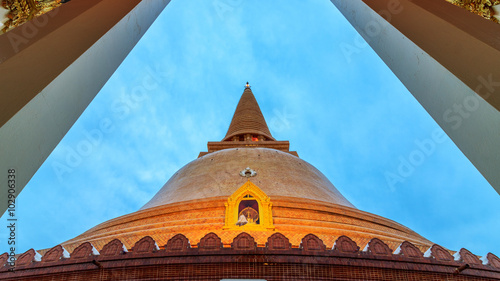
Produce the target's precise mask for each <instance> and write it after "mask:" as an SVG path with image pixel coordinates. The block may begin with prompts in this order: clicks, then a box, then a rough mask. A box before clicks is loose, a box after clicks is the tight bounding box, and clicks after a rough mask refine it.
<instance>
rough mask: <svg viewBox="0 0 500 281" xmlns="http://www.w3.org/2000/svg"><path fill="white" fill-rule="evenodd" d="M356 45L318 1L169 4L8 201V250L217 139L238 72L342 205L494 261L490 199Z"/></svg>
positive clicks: (69, 223)
mask: <svg viewBox="0 0 500 281" xmlns="http://www.w3.org/2000/svg"><path fill="white" fill-rule="evenodd" d="M270 2H271V3H270ZM358 40H359V35H357V33H356V31H355V30H354V28H352V26H351V25H350V24H349V23H348V22H347V20H345V19H344V18H343V16H342V15H341V14H340V12H339V11H338V10H337V9H336V8H335V7H334V5H332V4H331V3H330V2H329V1H319V0H314V1H294V2H290V1H258V0H256V1H242V0H214V1H202V0H198V1H180V0H174V1H172V2H171V3H170V4H169V5H168V6H167V8H166V9H165V10H164V11H163V13H162V14H161V15H160V17H159V18H158V19H157V20H156V22H155V23H154V24H153V25H152V26H151V28H150V29H149V30H148V32H147V33H146V34H145V36H144V37H143V38H142V39H141V41H140V42H139V43H138V44H137V46H136V48H134V50H133V51H132V52H131V53H130V54H129V56H128V57H127V58H126V60H125V61H124V62H123V63H122V64H121V66H120V67H119V68H118V70H117V71H116V72H115V74H114V75H113V76H112V77H111V79H110V80H109V81H108V83H107V84H106V85H105V86H104V88H103V89H102V90H101V92H100V93H99V94H98V95H97V97H96V98H95V99H94V101H93V102H92V103H91V104H90V106H89V107H88V108H87V109H86V110H85V112H84V113H83V114H82V116H81V117H80V119H79V120H78V121H77V122H76V123H75V125H74V126H73V127H72V128H71V130H70V131H69V132H68V134H67V135H66V136H65V137H64V139H63V140H62V141H61V143H60V144H59V145H58V146H57V148H56V149H55V150H54V152H53V153H52V154H51V155H50V156H49V158H48V159H47V161H45V163H44V164H43V165H42V167H41V168H40V169H39V171H38V172H37V173H36V174H35V176H34V177H33V178H32V180H31V181H30V182H29V184H28V185H27V186H26V188H25V189H24V191H23V192H22V194H21V195H20V197H19V198H18V207H19V212H18V219H19V229H18V243H19V248H18V249H19V252H24V251H26V250H28V249H29V248H35V249H44V248H50V247H53V246H55V245H57V244H59V243H62V242H64V241H66V240H68V239H70V238H73V237H75V236H77V235H78V234H80V233H82V232H84V231H86V230H88V229H89V228H91V227H93V226H95V225H97V224H99V223H101V222H104V221H106V220H109V219H111V218H115V217H117V216H120V215H124V214H127V213H131V212H134V211H136V210H138V209H139V208H140V207H141V206H142V205H144V204H145V203H146V202H147V201H148V200H149V199H151V198H152V197H153V195H154V194H155V193H156V192H157V191H158V190H159V189H160V188H161V187H162V186H163V184H164V183H165V182H166V181H167V180H168V179H169V178H170V176H171V175H173V174H174V173H175V172H176V171H177V170H178V169H179V168H181V167H182V166H184V165H185V164H187V163H188V162H190V161H192V160H194V159H195V158H196V157H197V156H198V153H199V152H200V151H206V143H207V141H218V140H221V139H222V138H223V137H224V135H225V133H226V131H227V128H228V126H229V123H230V121H231V117H232V114H233V113H234V109H235V107H236V104H237V102H238V100H239V98H240V96H241V94H242V92H243V89H244V84H245V82H246V81H249V82H250V84H251V86H252V90H253V92H254V94H255V96H256V98H257V100H258V102H259V104H260V106H261V109H262V112H263V114H264V116H265V117H266V120H267V122H268V125H269V127H270V130H271V133H272V134H273V136H274V137H275V138H276V139H278V140H289V141H290V144H291V150H296V151H297V152H298V153H299V156H300V157H301V158H302V159H304V160H306V161H308V162H309V163H311V164H312V165H314V166H316V167H317V168H318V169H319V170H320V171H322V172H323V173H324V174H325V175H326V176H327V177H328V178H329V179H330V181H331V182H332V183H333V184H334V185H335V186H336V187H337V189H338V190H339V191H340V192H342V194H343V195H344V196H345V197H346V198H347V199H348V200H350V201H351V202H352V203H353V204H354V205H355V206H356V207H357V208H359V209H361V210H364V211H368V212H372V213H375V214H377V215H381V216H384V217H387V218H389V219H392V220H395V221H396V222H399V223H401V224H403V225H405V226H407V227H410V228H411V229H413V230H415V231H416V232H418V233H419V234H421V235H423V236H425V237H426V238H428V239H429V240H431V241H433V242H435V243H437V244H440V245H442V246H444V247H447V248H449V249H452V250H459V249H460V248H462V247H464V248H467V249H468V250H470V251H471V252H473V253H474V254H477V255H485V254H486V253H487V252H492V253H494V254H496V255H500V243H498V233H500V208H499V207H498V206H500V196H499V195H498V194H497V193H496V192H495V191H494V190H493V188H492V187H491V186H490V185H489V184H488V183H487V182H486V180H485V179H484V178H483V177H482V176H481V175H480V173H479V172H478V171H477V170H476V169H475V168H474V166H473V165H472V164H471V163H470V162H469V161H468V160H467V158H466V157H465V156H464V155H463V154H462V153H461V152H460V150H459V149H458V148H457V147H456V146H455V144H454V143H453V142H452V141H451V140H450V139H449V138H448V137H447V136H443V134H444V133H443V131H442V130H441V129H440V128H439V126H438V125H437V124H436V123H435V122H434V120H433V119H432V118H431V117H430V116H429V114H427V112H426V111H425V110H424V109H423V108H422V107H421V106H420V105H419V104H418V102H417V101H416V100H415V99H414V98H413V96H412V95H411V94H410V93H409V92H408V91H407V90H406V88H405V87H404V86H403V85H402V84H401V83H400V82H399V80H398V79H397V78H396V77H395V76H394V74H393V73H392V72H391V71H390V70H389V68H388V67H387V66H386V65H385V64H384V63H383V62H382V60H381V59H380V58H378V56H377V55H376V54H375V52H374V51H373V50H371V48H370V47H368V46H367V45H363V44H359V43H358V45H355V42H359V41H358ZM345 44H349V45H352V46H356V48H357V49H356V51H357V52H356V53H355V54H354V55H351V56H346V55H345V54H344V53H343V52H342V47H341V46H345ZM388 179H389V180H388ZM1 221H2V224H5V223H6V218H5V216H4V217H2V219H1ZM1 235H3V237H1V238H4V237H6V233H4V231H3V230H2V234H1ZM0 240H1V241H4V239H0ZM6 249H7V244H6V243H1V245H0V251H1V252H5V251H6Z"/></svg>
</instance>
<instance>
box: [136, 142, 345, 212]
mask: <svg viewBox="0 0 500 281" xmlns="http://www.w3.org/2000/svg"><path fill="white" fill-rule="evenodd" d="M246 167H249V168H251V169H253V170H255V171H256V172H257V175H256V176H255V177H253V178H252V179H251V180H252V182H253V183H255V184H256V185H257V186H258V187H259V188H260V189H261V190H262V191H264V192H265V193H266V194H267V195H268V196H270V197H271V198H273V197H274V196H287V197H297V198H302V199H312V200H318V201H324V202H328V203H333V204H338V205H342V206H346V207H354V206H353V205H352V204H351V203H350V202H349V201H347V199H345V198H344V196H342V194H341V193H340V192H339V191H337V189H336V188H335V187H334V186H333V184H332V183H331V182H330V181H329V180H328V179H327V178H326V177H325V176H324V175H323V174H322V173H321V172H320V171H319V170H318V169H316V168H315V167H314V166H312V165H311V164H309V163H307V162H306V161H304V160H302V159H300V158H299V157H297V156H294V155H292V154H290V153H287V152H283V151H279V150H275V149H270V148H259V147H257V148H246V147H240V148H230V149H224V150H220V151H216V152H212V153H210V154H207V155H205V156H202V157H200V158H198V159H196V160H194V161H192V162H190V163H189V164H187V165H185V166H184V167H183V168H181V169H180V170H179V171H178V172H177V173H175V174H174V176H172V178H171V179H170V180H169V181H168V182H167V183H166V184H165V186H163V188H162V189H161V190H160V191H159V192H158V193H157V194H156V195H155V196H154V197H153V199H151V201H149V202H148V203H147V204H146V205H144V207H142V209H141V210H144V209H147V208H152V207H157V206H161V205H165V204H170V203H176V202H183V201H189V200H195V199H206V198H211V197H219V196H222V197H229V196H231V194H233V193H234V192H235V191H236V189H238V188H239V187H240V186H241V185H243V184H244V183H245V182H246V181H247V178H246V177H243V176H241V175H240V171H242V170H243V169H245V168H246Z"/></svg>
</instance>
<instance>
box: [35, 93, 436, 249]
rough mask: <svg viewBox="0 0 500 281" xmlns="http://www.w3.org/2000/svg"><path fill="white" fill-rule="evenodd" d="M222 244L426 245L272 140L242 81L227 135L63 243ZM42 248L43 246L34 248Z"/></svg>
mask: <svg viewBox="0 0 500 281" xmlns="http://www.w3.org/2000/svg"><path fill="white" fill-rule="evenodd" d="M211 232H212V233H215V234H216V235H217V236H219V237H220V238H221V240H222V243H223V244H224V247H230V245H231V243H232V242H233V240H234V238H235V237H236V236H237V235H238V234H240V233H242V232H246V233H248V234H250V235H251V236H252V237H254V238H255V241H256V242H257V245H259V246H263V245H265V243H266V242H267V239H268V237H270V236H271V235H272V234H273V233H276V232H279V233H281V234H283V235H285V236H286V237H287V238H288V239H289V241H290V243H291V244H292V247H296V248H298V247H299V246H300V243H301V239H302V238H303V237H304V236H306V235H307V234H310V233H312V234H314V235H316V236H317V237H319V238H320V239H321V240H323V241H324V243H325V245H326V247H327V248H332V247H333V244H334V242H335V240H336V239H337V238H338V237H339V236H342V235H345V236H348V237H350V238H351V239H352V240H353V241H354V242H356V243H357V244H358V245H359V246H360V247H364V246H365V245H366V244H367V243H368V242H369V241H370V240H371V239H372V238H379V239H380V240H382V241H383V242H385V243H386V244H387V245H388V246H389V247H390V248H392V249H396V248H397V247H398V245H400V244H401V243H402V242H403V241H408V242H411V243H413V244H414V245H415V246H416V247H418V248H419V249H420V250H421V251H425V250H427V249H428V248H429V247H430V246H432V243H431V242H430V241H429V240H427V239H425V238H423V237H422V236H420V235H418V234H417V233H415V232H414V231H412V230H411V229H409V228H407V227H405V226H403V225H401V224H399V223H396V222H394V221H392V220H389V219H386V218H383V217H380V216H377V215H374V214H371V213H368V212H364V211H361V210H358V209H357V208H356V207H354V206H353V205H352V204H351V203H350V202H349V201H348V200H347V199H346V198H344V196H342V194H341V193H340V192H339V191H338V190H337V189H336V188H335V186H333V184H332V183H331V182H330V181H329V180H328V179H327V178H326V177H325V176H324V175H323V174H322V173H321V172H320V171H318V170H317V169H316V168H315V167H314V166H313V165H311V164H309V163H307V162H306V161H304V160H302V159H300V158H299V157H298V155H297V153H296V152H294V151H289V142H288V141H276V140H275V139H274V138H273V136H272V135H271V132H270V131H269V128H268V126H267V124H266V121H265V119H264V116H263V115H262V112H261V110H260V108H259V105H258V104H257V101H256V99H255V97H254V95H253V93H252V90H251V89H250V86H249V85H248V84H247V86H246V87H245V90H244V92H243V95H242V97H241V99H240V101H239V103H238V106H237V107H236V111H235V113H234V116H233V119H232V121H231V124H230V126H229V129H228V132H227V134H226V136H225V137H224V138H223V140H222V141H220V142H209V143H208V152H202V153H200V155H199V157H198V158H197V159H196V160H194V161H192V162H190V163H188V164H187V165H185V166H184V167H183V168H181V169H180V170H179V171H177V172H176V173H175V174H174V175H173V176H172V178H170V180H169V181H168V182H167V183H166V184H165V185H164V186H163V188H161V189H160V191H158V193H157V194H156V195H155V196H154V197H153V198H152V199H151V200H150V201H149V202H148V203H146V204H145V205H144V206H143V207H142V208H141V209H140V210H138V211H137V212H134V213H131V214H128V215H124V216H121V217H118V218H115V219H112V220H109V221H107V222H104V223H102V224H100V225H98V226H96V227H94V228H92V229H90V230H88V231H86V232H85V233H83V234H81V235H79V236H77V237H75V238H73V239H71V240H69V241H66V242H64V243H62V246H64V248H65V249H67V250H68V251H69V252H72V251H73V250H74V249H75V248H76V247H77V246H79V245H81V244H82V243H84V242H90V243H91V244H92V245H94V247H95V248H96V249H97V250H101V249H102V247H103V246H104V245H106V244H107V243H108V242H110V241H112V240H114V239H119V240H120V241H121V242H123V244H124V246H125V247H126V248H127V249H131V248H132V247H133V246H134V244H135V243H136V242H137V241H139V240H140V239H141V238H143V237H145V236H150V237H152V238H153V239H154V241H156V243H157V244H158V245H165V244H166V243H167V242H168V241H169V239H170V238H172V237H173V236H174V235H176V234H179V233H181V234H183V235H184V236H185V237H187V238H188V239H189V242H190V244H191V247H196V245H197V244H198V243H199V242H200V239H201V238H203V237H204V236H205V235H207V234H208V233H211ZM39 252H40V253H43V251H39Z"/></svg>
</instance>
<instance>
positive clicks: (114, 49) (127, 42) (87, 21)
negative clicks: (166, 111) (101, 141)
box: [0, 0, 170, 214]
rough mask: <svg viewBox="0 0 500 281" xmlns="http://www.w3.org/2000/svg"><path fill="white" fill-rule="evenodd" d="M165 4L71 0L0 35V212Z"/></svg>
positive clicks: (142, 0) (152, 0)
mask: <svg viewBox="0 0 500 281" xmlns="http://www.w3.org/2000/svg"><path fill="white" fill-rule="evenodd" d="M169 2H170V1H169V0H129V1H123V0H73V1H70V2H68V3H66V4H63V5H62V6H61V7H59V8H58V9H55V10H53V11H51V12H49V13H47V14H45V15H43V16H41V17H39V18H37V19H34V20H32V21H30V22H28V23H26V24H24V25H22V26H20V27H18V28H16V29H14V30H12V31H10V32H8V33H5V34H3V35H1V36H0V100H1V102H0V126H1V127H0V144H1V145H0V198H1V200H0V213H2V214H3V213H4V211H5V210H6V209H7V200H6V198H7V190H8V189H7V184H8V177H9V176H8V174H9V173H8V170H9V169H15V173H14V177H15V185H16V193H19V192H20V191H21V190H22V189H23V188H24V186H25V185H26V184H27V183H28V181H29V180H30V179H31V177H32V176H33V175H34V174H35V172H36V171H37V170H38V168H39V167H40V166H41V164H42V163H43V162H44V161H45V159H46V158H47V157H48V155H49V154H50V153H51V152H52V150H53V149H54V148H55V146H56V145H57V144H58V143H59V141H60V140H61V139H62V137H63V136H64V135H65V134H66V132H67V131H68V130H69V129H70V128H71V126H72V125H73V124H74V122H75V121H76V120H77V119H78V117H79V116H80V115H81V113H82V112H83V111H84V110H85V108H86V107H87V106H88V104H89V103H90V102H91V101H92V99H93V98H94V97H95V95H96V94H97V93H98V92H99V90H100V89H101V88H102V86H103V85H104V84H105V83H106V81H107V80H108V79H109V77H110V76H111V75H112V74H113V72H114V71H115V70H116V69H117V68H118V66H119V65H120V63H121V62H122V61H123V59H125V57H126V56H127V54H128V53H129V52H130V51H131V50H132V48H133V47H134V46H135V44H136V43H137V42H138V41H139V39H140V38H141V37H142V35H143V34H144V33H145V32H146V30H147V29H148V28H149V26H150V25H151V24H152V23H153V21H154V20H155V19H156V18H157V17H158V15H159V14H160V12H161V11H162V10H163V9H164V8H165V7H166V5H167V4H168V3H169ZM12 178H13V177H12V174H11V176H10V179H12ZM11 183H12V182H11Z"/></svg>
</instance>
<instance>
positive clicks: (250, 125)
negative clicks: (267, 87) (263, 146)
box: [223, 82, 275, 141]
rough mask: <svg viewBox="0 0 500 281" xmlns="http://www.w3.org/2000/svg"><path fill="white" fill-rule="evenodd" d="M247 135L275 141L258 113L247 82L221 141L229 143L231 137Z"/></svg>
mask: <svg viewBox="0 0 500 281" xmlns="http://www.w3.org/2000/svg"><path fill="white" fill-rule="evenodd" d="M247 134H251V135H256V136H263V137H265V138H266V139H269V140H273V141H274V140H275V139H274V138H273V136H272V135H271V132H270V131H269V128H268V127H267V123H266V120H265V119H264V115H262V112H261V111H260V107H259V104H258V103H257V100H256V99H255V97H254V95H253V93H252V90H251V89H250V85H249V84H248V82H247V84H246V86H245V90H244V91H243V95H242V96H241V98H240V102H239V103H238V106H237V107H236V111H235V112H234V115H233V119H232V120H231V124H230V125H229V129H228V130H227V134H226V136H225V137H224V139H223V141H230V140H232V138H233V137H236V136H244V135H247Z"/></svg>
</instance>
